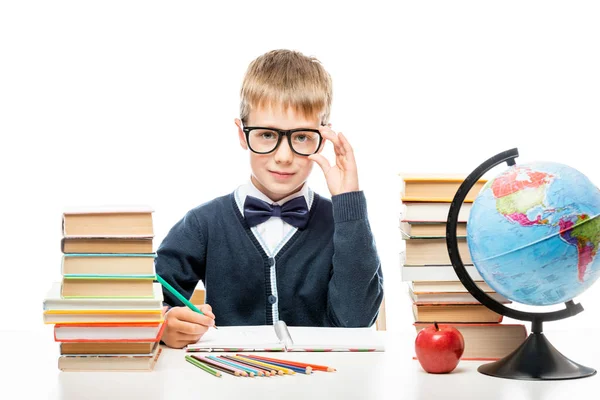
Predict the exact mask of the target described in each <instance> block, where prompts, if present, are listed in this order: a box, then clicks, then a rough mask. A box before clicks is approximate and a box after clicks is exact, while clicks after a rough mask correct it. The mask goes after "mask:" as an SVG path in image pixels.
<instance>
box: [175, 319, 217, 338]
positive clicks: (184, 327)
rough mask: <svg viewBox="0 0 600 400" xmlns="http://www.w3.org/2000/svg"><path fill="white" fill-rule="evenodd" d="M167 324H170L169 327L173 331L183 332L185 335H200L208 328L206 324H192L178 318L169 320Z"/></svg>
mask: <svg viewBox="0 0 600 400" xmlns="http://www.w3.org/2000/svg"><path fill="white" fill-rule="evenodd" d="M169 324H170V325H171V326H170V329H173V330H174V331H175V332H179V333H183V334H186V335H202V334H203V333H204V332H206V331H207V330H208V326H205V325H200V324H194V323H191V322H186V321H182V320H179V319H176V320H173V321H169Z"/></svg>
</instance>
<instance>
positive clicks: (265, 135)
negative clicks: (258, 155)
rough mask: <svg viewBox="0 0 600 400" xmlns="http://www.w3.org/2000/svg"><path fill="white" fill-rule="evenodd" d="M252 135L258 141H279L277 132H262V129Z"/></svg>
mask: <svg viewBox="0 0 600 400" xmlns="http://www.w3.org/2000/svg"><path fill="white" fill-rule="evenodd" d="M252 135H253V136H254V137H256V138H257V139H261V140H273V139H277V132H274V131H267V130H262V129H259V130H256V131H254V132H252Z"/></svg>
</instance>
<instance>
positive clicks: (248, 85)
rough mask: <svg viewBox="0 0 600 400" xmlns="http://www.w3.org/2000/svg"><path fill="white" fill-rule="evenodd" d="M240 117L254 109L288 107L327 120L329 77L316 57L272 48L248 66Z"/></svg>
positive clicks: (328, 112) (246, 115) (243, 117)
mask: <svg viewBox="0 0 600 400" xmlns="http://www.w3.org/2000/svg"><path fill="white" fill-rule="evenodd" d="M240 97H241V99H240V100H241V101H240V119H241V120H242V121H244V122H246V120H247V119H248V115H249V114H250V111H251V110H252V109H253V108H260V107H265V106H266V107H268V106H280V107H282V108H284V109H287V108H288V107H291V108H292V109H294V110H295V111H296V112H298V113H300V114H301V115H302V116H303V117H305V118H306V117H315V116H318V117H319V119H320V122H321V123H322V124H326V123H328V122H329V114H330V112H331V98H332V84H331V76H330V75H329V73H328V72H327V71H325V68H323V66H322V65H321V62H320V61H319V60H317V59H316V58H315V57H307V56H305V55H304V54H302V53H300V52H297V51H292V50H272V51H270V52H268V53H265V54H263V55H262V56H260V57H258V58H257V59H255V60H254V61H252V62H251V63H250V65H249V66H248V70H247V71H246V75H245V76H244V81H243V83H242V90H241V93H240Z"/></svg>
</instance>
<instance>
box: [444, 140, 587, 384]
mask: <svg viewBox="0 0 600 400" xmlns="http://www.w3.org/2000/svg"><path fill="white" fill-rule="evenodd" d="M518 156H519V152H518V150H517V149H516V148H515V149H511V150H507V151H504V152H502V153H499V154H497V155H495V156H494V157H492V158H490V159H488V160H487V161H485V162H484V163H483V164H481V165H480V166H479V167H477V168H476V169H475V170H474V171H473V172H471V174H470V175H469V176H468V177H467V178H466V179H465V181H464V182H463V183H462V184H461V185H460V187H459V188H458V190H457V192H456V195H455V196H454V199H453V200H452V204H450V211H449V212H448V221H447V225H446V244H447V247H448V255H449V256H450V260H451V261H452V266H453V267H454V271H456V274H457V275H458V278H459V279H460V281H461V282H462V284H463V285H464V286H465V288H466V289H467V290H468V291H469V293H471V294H472V295H473V297H475V299H477V300H478V301H479V302H480V303H482V304H483V305H485V306H486V307H488V308H489V309H491V310H492V311H495V312H496V313H498V314H501V315H504V316H506V317H509V318H513V319H518V320H521V321H531V333H530V334H529V336H528V337H527V339H526V340H525V341H524V342H523V343H522V344H521V345H520V346H519V347H518V348H517V349H516V350H514V351H513V352H512V353H510V354H509V355H507V356H506V357H504V358H503V359H501V360H498V361H495V362H492V363H487V364H483V365H481V366H480V367H479V368H478V369H477V370H478V371H479V372H480V373H482V374H485V375H489V376H494V377H498V378H507V379H521V380H562V379H576V378H585V377H588V376H592V375H594V374H596V370H595V369H593V368H589V367H585V366H583V365H580V364H577V363H576V362H573V361H571V360H570V359H568V358H567V357H565V356H564V355H562V354H561V353H560V352H559V351H558V350H556V348H555V347H554V346H552V344H551V343H550V341H549V340H548V339H547V338H546V336H545V335H544V332H543V329H542V328H543V327H542V324H543V322H545V321H556V320H560V319H563V318H567V317H571V316H574V315H576V314H579V313H580V312H582V311H583V307H582V306H581V304H575V303H574V302H573V301H572V300H570V301H567V302H566V303H565V308H564V309H562V310H558V311H552V312H547V313H530V312H525V311H519V310H514V309H512V308H509V307H506V306H504V305H503V304H501V303H499V302H497V301H496V300H494V299H493V298H492V297H490V296H488V295H487V294H486V293H485V292H484V291H482V290H481V289H480V288H479V287H478V286H477V285H476V284H475V282H474V281H473V279H472V278H471V276H470V275H469V273H468V272H467V270H466V268H465V266H464V264H463V262H462V259H461V258H460V254H459V252H458V240H457V237H456V228H457V223H458V213H459V211H460V207H461V206H462V203H463V202H464V200H465V198H466V197H467V193H469V191H470V190H471V188H472V187H473V185H475V183H476V182H477V181H478V180H479V179H481V177H482V176H483V175H484V174H485V173H486V172H487V171H489V170H490V169H492V168H494V167H495V166H497V165H499V164H501V163H503V162H506V163H507V164H508V165H509V166H513V165H515V164H516V163H515V158H516V157H518Z"/></svg>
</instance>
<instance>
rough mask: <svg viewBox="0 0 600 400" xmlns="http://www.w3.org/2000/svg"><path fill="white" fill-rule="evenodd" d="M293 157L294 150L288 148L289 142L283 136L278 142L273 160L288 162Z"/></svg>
mask: <svg viewBox="0 0 600 400" xmlns="http://www.w3.org/2000/svg"><path fill="white" fill-rule="evenodd" d="M293 158H294V152H293V151H292V149H291V148H290V144H289V143H288V141H287V140H285V138H283V140H282V141H281V143H280V144H279V147H277V149H276V150H275V162H276V163H283V164H289V163H291V162H292V159H293Z"/></svg>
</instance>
